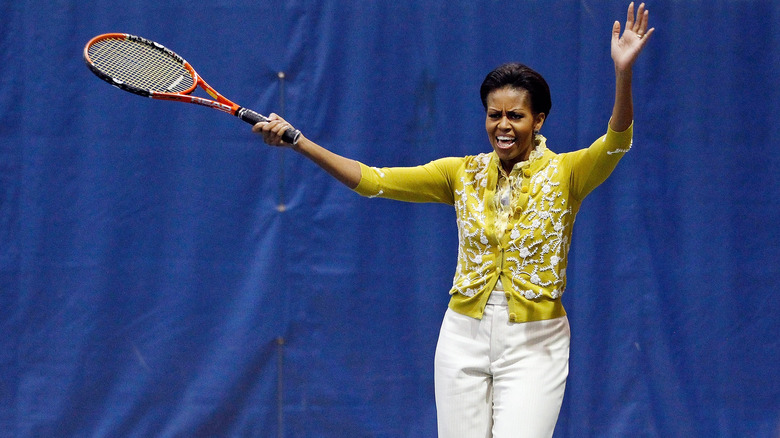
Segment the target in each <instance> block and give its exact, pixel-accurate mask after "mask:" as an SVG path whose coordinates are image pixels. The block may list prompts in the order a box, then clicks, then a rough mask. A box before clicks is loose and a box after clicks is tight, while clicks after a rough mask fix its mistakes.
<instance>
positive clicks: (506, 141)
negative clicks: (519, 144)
mask: <svg viewBox="0 0 780 438" xmlns="http://www.w3.org/2000/svg"><path fill="white" fill-rule="evenodd" d="M514 144H515V138H514V137H506V136H503V135H499V136H497V137H496V146H497V147H498V148H499V149H509V148H511V147H512V146H513V145H514Z"/></svg>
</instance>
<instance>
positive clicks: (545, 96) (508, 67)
mask: <svg viewBox="0 0 780 438" xmlns="http://www.w3.org/2000/svg"><path fill="white" fill-rule="evenodd" d="M506 86H509V87H513V88H521V89H523V90H526V91H528V96H529V97H530V99H531V111H533V112H534V114H539V113H544V115H545V116H549V115H550V108H551V107H552V99H551V98H550V87H549V86H548V85H547V81H545V80H544V78H543V77H542V75H540V74H539V73H537V72H536V71H535V70H533V69H532V68H530V67H528V66H527V65H523V64H520V63H516V62H514V63H509V64H504V65H502V66H499V67H498V68H496V69H495V70H493V71H491V72H490V73H488V75H487V76H486V77H485V80H484V81H482V86H481V87H480V88H479V96H480V97H481V98H482V106H483V107H485V110H486V111H487V97H488V94H490V93H491V92H492V91H494V90H497V89H499V88H503V87H506Z"/></svg>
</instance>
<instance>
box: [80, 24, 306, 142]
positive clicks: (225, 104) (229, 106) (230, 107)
mask: <svg viewBox="0 0 780 438" xmlns="http://www.w3.org/2000/svg"><path fill="white" fill-rule="evenodd" d="M106 39H125V40H128V41H134V42H137V43H141V44H145V45H148V46H151V47H153V48H154V49H156V50H159V51H162V52H164V53H165V54H166V55H168V56H170V57H172V58H173V59H175V60H176V61H177V62H180V63H181V64H182V66H183V67H184V68H185V69H186V70H187V72H189V73H190V75H191V76H192V85H191V86H190V87H189V88H187V89H185V90H182V91H179V92H176V93H166V92H160V91H154V90H147V89H143V88H139V87H136V86H133V85H130V84H126V83H124V82H123V81H121V80H119V79H116V78H114V77H112V76H111V75H108V74H106V73H105V72H103V71H102V70H100V69H99V68H97V67H96V66H95V65H94V63H93V61H92V58H91V57H90V55H89V49H90V47H92V46H93V45H94V44H96V43H98V42H100V41H102V40H106ZM84 61H85V62H86V64H87V67H89V69H90V70H91V71H92V73H94V74H95V76H97V77H99V78H100V79H102V80H104V81H106V82H108V83H109V84H111V85H113V86H115V87H117V88H119V89H121V90H124V91H127V92H130V93H133V94H137V95H139V96H143V97H149V98H152V99H157V100H169V101H175V102H185V103H194V104H196V105H202V106H206V107H209V108H214V109H217V110H220V111H222V112H225V113H228V114H231V115H234V116H236V117H238V118H240V119H241V120H243V121H245V122H247V123H249V124H255V123H258V122H265V121H268V119H267V118H266V117H265V116H263V115H261V114H260V113H257V112H255V111H252V110H250V109H249V108H245V107H242V106H240V105H238V104H236V103H234V102H232V101H231V100H230V99H228V98H226V97H225V96H223V95H221V94H220V93H218V92H217V90H215V89H214V88H213V87H211V86H210V85H209V84H208V83H207V82H206V81H205V80H204V79H203V78H202V77H200V75H198V72H196V71H195V69H194V68H193V67H192V65H190V63H189V62H187V60H185V59H184V58H182V57H181V56H180V55H179V54H177V53H176V52H174V51H173V50H171V49H169V48H167V47H165V46H163V45H162V44H160V43H158V42H155V41H152V40H149V39H146V38H143V37H140V36H136V35H130V34H127V33H105V34H102V35H98V36H96V37H94V38H92V39H90V40H89V41H88V42H87V44H86V45H85V46H84ZM197 87H201V88H202V89H203V90H204V91H206V93H208V94H209V95H210V96H211V97H213V98H214V99H215V100H211V99H206V98H203V97H198V96H193V95H191V93H192V92H193V91H195V89H196V88H197ZM300 134H301V133H300V131H298V130H297V129H292V128H290V129H288V130H287V132H285V133H284V135H283V136H282V137H283V139H284V140H285V141H287V142H288V143H291V144H296V143H297V141H298V137H299V136H300Z"/></svg>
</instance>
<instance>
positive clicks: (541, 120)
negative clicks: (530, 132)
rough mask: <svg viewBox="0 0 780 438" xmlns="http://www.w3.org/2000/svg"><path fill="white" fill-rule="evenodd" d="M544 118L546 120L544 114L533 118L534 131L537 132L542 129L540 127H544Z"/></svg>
mask: <svg viewBox="0 0 780 438" xmlns="http://www.w3.org/2000/svg"><path fill="white" fill-rule="evenodd" d="M545 118H547V115H546V114H545V113H539V114H537V115H535V116H534V131H539V130H541V129H542V125H544V119H545Z"/></svg>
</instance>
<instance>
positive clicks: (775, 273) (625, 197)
mask: <svg viewBox="0 0 780 438" xmlns="http://www.w3.org/2000/svg"><path fill="white" fill-rule="evenodd" d="M626 6H627V2H626V1H612V0H610V1H603V2H602V1H584V0H583V1H552V2H548V1H508V0H495V1H489V0H479V1H473V0H468V1H466V0H457V1H453V0H431V1H417V0H395V1H392V2H390V1H387V2H385V1H377V2H353V1H345V0H321V1H296V0H287V1H281V0H279V1H263V0H251V1H249V0H236V1H229V0H225V1H210V2H205V1H204V2H197V1H195V2H193V1H191V0H187V1H182V0H170V1H155V0H137V1H132V2H126V1H121V2H120V1H108V2H96V1H93V0H57V1H54V0H46V1H32V0H4V1H2V4H0V15H1V16H2V17H3V18H2V21H0V89H1V90H2V93H0V333H1V335H0V436H1V437H150V436H155V437H157V436H159V437H196V436H197V437H282V436H284V437H433V436H435V435H436V427H435V422H436V421H435V407H434V398H433V371H432V369H433V366H432V363H433V353H434V348H435V343H436V338H437V335H438V328H439V324H440V321H441V318H442V316H443V314H444V311H445V308H446V304H447V300H448V295H447V291H448V289H449V286H450V283H451V280H452V276H453V274H454V270H455V259H456V249H457V235H456V228H455V223H454V215H453V211H452V208H451V207H448V206H444V205H427V204H414V205H413V204H404V203H399V202H393V201H387V200H378V199H365V198H361V197H359V196H357V195H355V194H354V193H352V192H350V191H349V190H348V189H346V188H344V187H343V186H341V185H339V184H338V183H337V182H335V181H333V180H331V179H330V178H329V177H328V176H327V175H325V174H324V173H323V172H322V171H320V170H319V169H317V168H315V166H314V165H312V164H311V163H309V162H308V161H306V160H305V159H303V158H302V157H300V156H298V155H296V154H295V153H293V152H291V151H289V150H280V149H273V148H269V147H267V146H265V145H263V144H262V142H261V140H260V138H259V137H257V136H255V135H253V134H251V132H250V127H249V125H246V124H244V123H243V122H241V121H239V120H238V119H235V118H231V117H228V116H225V115H222V114H218V113H217V112H214V111H211V110H207V109H204V108H201V107H196V106H193V105H180V104H174V103H166V102H155V101H151V100H146V99H142V98H140V97H137V96H132V95H129V94H126V93H123V92H121V91H119V90H117V89H114V88H112V87H110V86H108V85H107V84H106V83H103V82H101V81H100V80H98V79H97V78H96V77H95V76H93V75H92V74H91V73H90V72H89V71H88V70H87V68H86V67H85V66H84V63H83V61H82V48H83V46H84V44H85V43H86V42H87V40H89V39H90V38H91V37H93V36H95V35H97V34H100V33H105V32H126V33H131V34H137V35H141V36H145V37H147V38H150V39H154V40H157V41H159V42H161V43H163V44H165V45H166V46H168V47H170V48H172V49H174V50H176V51H177V52H179V53H180V54H182V56H184V57H185V58H186V59H187V60H188V61H190V62H191V63H192V64H193V65H194V66H195V68H196V69H198V70H199V72H200V73H201V74H202V75H203V76H204V78H205V79H206V80H207V81H209V82H210V83H211V84H212V85H213V86H215V87H216V88H217V89H218V90H220V91H221V92H222V93H224V94H225V95H226V96H228V97H231V98H233V99H235V100H237V101H238V102H239V103H240V104H243V105H246V106H249V107H251V108H254V109H256V110H259V111H261V112H271V111H276V112H283V113H284V115H285V116H286V117H287V118H288V119H289V120H290V121H292V122H293V123H294V124H295V125H296V127H298V128H299V129H301V130H302V131H303V132H305V134H306V135H307V136H308V137H310V138H312V139H314V140H315V141H318V142H320V143H321V144H323V145H326V146H328V147H330V148H331V149H332V150H334V151H336V152H338V153H340V154H343V155H346V156H349V157H352V158H355V159H358V160H361V161H363V162H365V163H367V164H371V165H381V166H392V165H415V164H422V163H425V162H427V161H429V160H432V159H435V158H439V157H443V156H450V155H466V154H476V153H480V152H485V151H489V150H490V146H489V144H488V142H487V140H486V135H485V132H484V113H483V110H482V108H481V104H480V101H479V96H478V88H479V85H480V83H481V80H482V79H483V77H484V75H485V74H486V73H487V72H488V71H490V70H491V69H492V68H494V67H496V66H497V65H499V64H501V63H504V62H508V61H521V62H524V63H527V64H529V65H531V66H532V67H534V68H536V69H537V70H539V71H540V72H541V73H542V74H543V75H544V76H545V77H546V78H547V79H548V81H549V83H550V86H551V88H552V91H553V108H552V111H551V114H550V116H549V118H548V121H547V123H546V124H545V127H544V134H546V136H547V137H548V144H549V145H550V147H551V148H552V149H553V150H555V151H557V152H565V151H570V150H574V149H577V148H581V147H584V146H587V145H588V144H590V142H591V141H592V140H593V139H595V138H596V137H597V136H599V135H601V134H602V133H603V132H604V131H605V129H606V126H607V121H608V117H609V114H610V111H611V105H612V97H613V78H614V76H613V65H612V62H611V59H610V55H609V42H610V30H611V25H612V22H613V21H614V20H620V21H621V23H622V22H624V21H625V15H626V14H625V10H626ZM649 7H650V9H651V20H652V25H653V26H655V27H656V28H657V32H656V34H655V35H654V36H653V39H652V41H650V44H649V46H648V47H647V49H646V51H645V52H644V53H643V55H642V57H641V58H640V60H639V62H638V64H637V65H636V67H635V73H634V84H635V88H634V98H635V106H636V121H635V131H634V132H635V138H634V148H633V150H632V151H631V152H630V153H629V154H628V155H627V156H626V157H625V158H624V159H623V161H622V162H621V164H620V166H619V167H618V168H617V170H616V171H615V172H614V174H613V175H612V177H611V178H610V179H609V180H608V181H607V182H606V183H605V184H604V185H602V186H601V187H600V188H599V189H597V190H596V191H595V192H594V193H593V194H592V195H591V196H590V197H589V198H588V199H587V200H586V202H585V204H584V206H583V210H582V212H581V213H580V215H579V217H578V220H577V224H576V226H575V235H574V243H573V246H572V250H571V265H570V269H569V287H568V290H567V292H566V294H565V296H564V302H565V304H566V306H567V309H568V311H569V318H570V321H571V325H572V329H573V340H572V341H573V343H572V352H571V376H570V379H569V383H568V387H567V392H566V397H565V400H564V405H563V409H562V412H561V416H560V419H559V422H558V426H557V429H556V434H555V436H556V437H627V436H641V437H772V438H775V437H778V435H779V434H780V423H779V421H780V383H778V382H779V381H780V379H778V377H777V376H778V372H780V369H779V366H778V361H780V343H779V342H778V335H779V334H780V333H779V332H780V319H779V318H780V317H779V316H778V314H780V299H778V294H777V291H778V282H779V281H780V268H779V267H778V266H779V265H780V254H779V252H778V244H779V243H780V242H778V233H777V228H778V223H779V222H780V203H779V199H780V196H779V195H780V178H779V177H778V175H780V150H779V149H778V148H779V147H780V128H778V126H779V125H780V123H778V122H780V98H779V97H778V86H777V81H778V78H779V77H780V26H779V25H778V23H780V2H778V1H761V0H756V1H738V0H710V1H706V2H705V1H697V0H691V1H678V0H658V1H653V2H650V3H649ZM279 72H284V73H285V77H284V78H283V79H282V78H280V77H279V75H278V73H279Z"/></svg>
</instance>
